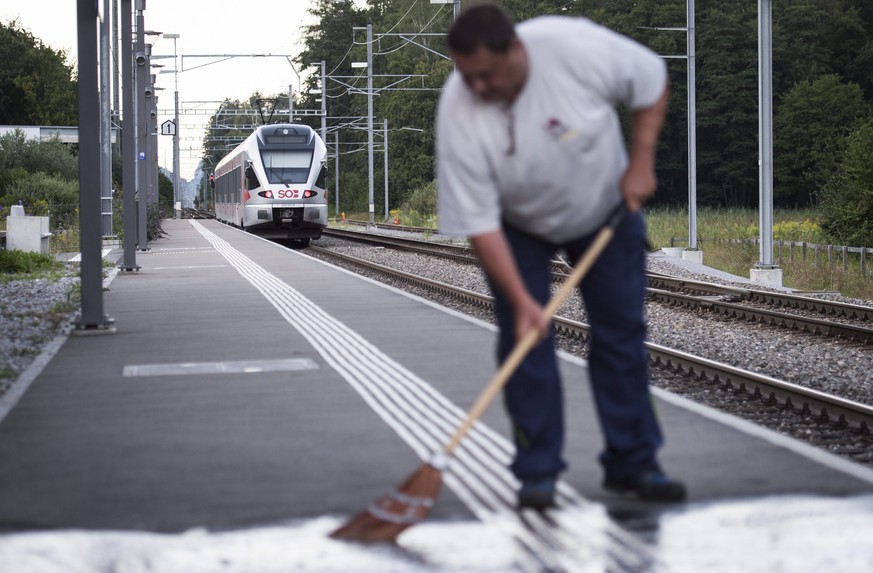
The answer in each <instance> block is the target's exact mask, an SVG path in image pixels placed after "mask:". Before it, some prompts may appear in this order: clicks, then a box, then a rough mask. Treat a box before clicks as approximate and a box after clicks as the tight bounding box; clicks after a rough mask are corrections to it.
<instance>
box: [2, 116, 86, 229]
mask: <svg viewBox="0 0 873 573" xmlns="http://www.w3.org/2000/svg"><path fill="white" fill-rule="evenodd" d="M78 172H79V165H78V161H77V159H76V156H75V155H74V154H73V152H72V151H71V150H70V148H69V147H67V146H65V145H64V144H62V143H60V141H58V140H57V139H53V140H50V141H34V140H27V139H25V137H24V133H23V132H21V131H20V130H15V131H13V132H10V133H6V134H4V135H2V136H0V205H2V206H3V207H4V210H5V211H7V212H8V210H9V207H11V206H12V205H19V204H20V205H23V206H24V210H25V212H26V213H27V214H29V215H38V216H46V215H47V216H49V217H50V224H51V226H52V228H55V229H56V228H68V227H71V226H75V225H78V206H79V182H78Z"/></svg>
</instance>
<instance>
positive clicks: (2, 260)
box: [0, 250, 64, 275]
mask: <svg viewBox="0 0 873 573" xmlns="http://www.w3.org/2000/svg"><path fill="white" fill-rule="evenodd" d="M63 267H64V265H63V263H60V262H58V261H56V260H55V259H54V258H53V257H52V256H51V255H49V254H46V253H29V252H25V251H7V250H2V251H0V274H7V275H9V274H11V275H21V274H34V273H40V272H47V271H57V270H60V269H62V268H63Z"/></svg>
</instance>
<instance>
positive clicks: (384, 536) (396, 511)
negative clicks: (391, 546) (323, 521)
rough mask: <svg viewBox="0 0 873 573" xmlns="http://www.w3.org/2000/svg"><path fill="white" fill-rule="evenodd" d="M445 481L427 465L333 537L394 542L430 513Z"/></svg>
mask: <svg viewBox="0 0 873 573" xmlns="http://www.w3.org/2000/svg"><path fill="white" fill-rule="evenodd" d="M442 481H443V474H442V471H441V470H440V469H438V468H437V467H436V466H434V465H433V464H429V463H428V464H424V465H423V466H421V467H420V468H419V469H418V470H416V471H415V472H413V473H412V474H411V475H410V476H409V477H408V478H406V481H404V482H403V484H402V485H400V487H398V488H397V489H395V490H394V491H392V492H391V493H389V494H387V495H384V496H382V497H380V498H379V499H377V500H376V501H374V502H373V503H371V504H370V506H369V507H368V508H367V509H365V510H364V511H362V512H360V513H359V514H357V515H356V516H354V517H353V518H351V519H350V520H349V521H347V522H346V523H345V524H344V525H343V526H341V527H340V528H338V529H337V530H336V531H334V532H333V533H331V534H330V536H331V537H332V538H334V539H344V540H348V541H365V542H380V543H393V542H395V541H396V540H397V536H398V535H400V534H401V533H403V532H404V531H406V529H408V528H410V527H412V526H413V525H415V524H416V523H418V522H419V521H421V520H423V519H424V518H426V517H427V516H428V514H429V513H430V510H431V508H432V507H433V506H434V503H435V502H436V498H437V496H438V495H439V492H440V485H441V484H442Z"/></svg>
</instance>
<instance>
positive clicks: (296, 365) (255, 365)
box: [122, 358, 318, 377]
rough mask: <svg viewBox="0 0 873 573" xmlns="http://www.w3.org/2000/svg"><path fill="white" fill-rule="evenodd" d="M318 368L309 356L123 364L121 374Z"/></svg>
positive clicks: (141, 374)
mask: <svg viewBox="0 0 873 573" xmlns="http://www.w3.org/2000/svg"><path fill="white" fill-rule="evenodd" d="M297 370H318V364H317V363H316V362H315V361H314V360H312V359H310V358H289V359H284V360H239V361H236V362H228V361H225V362H179V363H175V364H136V365H132V366H125V367H124V370H123V372H122V373H123V375H124V376H127V377H134V376H180V375H181V376H184V375H187V374H252V373H258V372H293V371H297Z"/></svg>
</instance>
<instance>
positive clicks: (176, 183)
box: [164, 34, 181, 219]
mask: <svg viewBox="0 0 873 573" xmlns="http://www.w3.org/2000/svg"><path fill="white" fill-rule="evenodd" d="M164 38H168V39H171V40H173V77H174V85H175V87H174V91H173V106H174V107H173V122H174V123H175V124H176V133H174V134H173V218H174V219H178V218H179V217H180V215H181V213H180V212H179V210H180V209H181V203H180V201H181V193H180V192H179V191H180V189H179V187H180V179H179V63H178V61H177V58H178V52H177V51H176V40H178V39H179V34H164Z"/></svg>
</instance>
